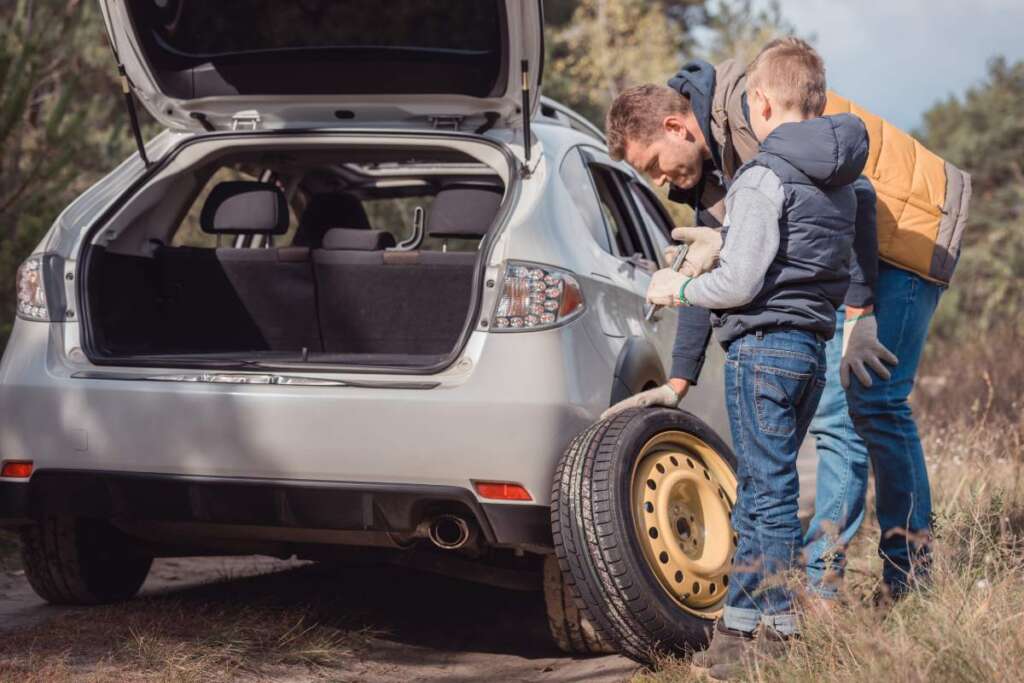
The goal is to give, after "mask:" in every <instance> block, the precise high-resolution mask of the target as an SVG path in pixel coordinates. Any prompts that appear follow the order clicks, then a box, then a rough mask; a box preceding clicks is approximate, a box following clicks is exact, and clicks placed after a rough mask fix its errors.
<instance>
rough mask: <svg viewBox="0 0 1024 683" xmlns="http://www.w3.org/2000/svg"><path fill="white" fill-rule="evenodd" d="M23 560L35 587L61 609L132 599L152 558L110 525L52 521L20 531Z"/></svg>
mask: <svg viewBox="0 0 1024 683" xmlns="http://www.w3.org/2000/svg"><path fill="white" fill-rule="evenodd" d="M21 559H22V564H23V566H24V569H25V577H26V578H27V579H28V582H29V584H31V586H32V589H33V590H34V591H35V592H36V593H37V594H38V595H39V597H41V598H43V599H44V600H46V601H47V602H50V603H54V604H58V605H98V604H103V603H108V602H117V601H119V600H127V599H128V598H130V597H132V596H133V595H135V594H136V593H137V592H138V591H139V588H141V587H142V582H143V581H145V580H146V575H147V574H148V573H149V567H150V565H151V564H152V563H153V558H152V557H151V556H150V555H148V554H147V553H145V552H143V551H141V550H140V549H139V548H137V547H136V546H135V545H134V544H133V543H132V541H131V539H129V538H128V537H127V536H126V535H125V534H124V533H122V532H121V531H119V530H117V529H115V528H114V527H112V526H110V525H109V524H107V523H106V522H101V521H98V520H91V519H83V518H77V517H47V518H45V519H43V520H42V521H40V522H37V523H35V524H32V525H30V526H27V527H23V528H22V530H21Z"/></svg>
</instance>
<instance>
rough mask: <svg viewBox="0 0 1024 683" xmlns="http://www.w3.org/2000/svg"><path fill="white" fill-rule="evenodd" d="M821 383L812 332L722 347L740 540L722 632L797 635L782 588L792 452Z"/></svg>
mask: <svg viewBox="0 0 1024 683" xmlns="http://www.w3.org/2000/svg"><path fill="white" fill-rule="evenodd" d="M824 386H825V342H824V341H822V340H821V338H820V337H819V336H818V335H816V334H814V333H813V332H804V331H800V330H786V331H775V332H763V333H762V332H755V333H752V334H748V335H746V336H744V337H740V338H739V339H736V340H735V341H733V342H732V344H730V345H729V350H728V352H727V358H726V364H725V392H726V394H725V395H726V407H727V408H728V410H729V426H730V427H731V430H732V439H733V446H734V447H735V449H736V459H737V464H738V467H737V472H736V475H737V479H738V483H739V491H738V495H737V500H736V507H735V508H734V509H733V512H732V524H733V528H734V529H735V530H736V533H737V535H738V536H739V539H738V543H737V546H736V555H735V558H734V560H733V569H732V573H731V574H730V575H729V591H728V593H727V594H726V598H725V613H724V616H723V619H724V620H725V626H726V627H728V628H732V629H737V630H740V631H746V632H751V631H753V630H754V629H755V628H756V627H757V625H758V624H759V623H764V624H767V625H769V626H772V627H774V628H775V629H776V630H778V631H779V632H781V633H783V634H786V635H788V634H792V633H795V632H796V631H797V630H798V625H797V622H796V618H795V615H794V613H793V596H792V593H791V591H790V590H789V588H788V587H787V586H786V585H785V581H786V578H787V577H786V576H785V574H786V573H787V572H789V571H790V570H792V569H794V568H795V567H797V566H798V559H799V553H800V544H801V536H802V534H801V530H800V520H799V519H798V518H797V511H798V508H799V498H800V482H799V480H798V478H797V470H796V455H797V451H798V450H799V449H800V443H801V442H802V441H803V439H804V435H805V434H806V433H807V429H808V426H809V425H810V422H811V418H812V416H813V415H814V411H815V409H816V408H817V407H818V400H819V399H820V398H821V392H822V390H823V388H824Z"/></svg>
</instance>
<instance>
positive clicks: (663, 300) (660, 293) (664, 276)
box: [647, 268, 693, 306]
mask: <svg viewBox="0 0 1024 683" xmlns="http://www.w3.org/2000/svg"><path fill="white" fill-rule="evenodd" d="M691 279H693V278H692V277H691V276H689V275H685V274H683V273H677V272H676V271H674V270H672V269H671V268H662V269H661V270H659V271H657V272H655V273H654V275H652V276H651V284H649V285H648V286H647V303H649V304H654V305H655V306H679V305H681V303H682V302H680V301H679V288H680V287H682V286H683V283H684V282H686V281H687V280H691Z"/></svg>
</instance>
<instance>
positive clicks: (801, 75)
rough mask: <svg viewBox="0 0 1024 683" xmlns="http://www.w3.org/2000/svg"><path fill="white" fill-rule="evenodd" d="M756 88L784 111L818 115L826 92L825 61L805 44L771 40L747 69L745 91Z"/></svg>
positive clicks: (802, 41)
mask: <svg viewBox="0 0 1024 683" xmlns="http://www.w3.org/2000/svg"><path fill="white" fill-rule="evenodd" d="M756 88H760V89H761V90H762V91H764V92H765V94H767V95H769V96H771V97H773V98H775V99H776V100H777V104H778V106H780V107H782V108H784V109H787V110H790V111H798V112H800V113H801V114H802V115H803V116H804V117H806V118H815V117H817V116H821V115H822V113H823V112H824V111H825V100H826V97H827V96H826V91H827V89H828V88H827V86H826V84H825V62H824V61H823V60H822V59H821V55H819V54H818V53H817V51H816V50H815V49H814V48H813V47H811V46H810V45H809V44H808V43H807V41H804V40H801V39H799V38H793V37H790V38H780V39H778V40H773V41H772V42H770V43H768V44H767V45H765V46H764V48H762V49H761V52H760V53H759V54H758V55H757V57H755V58H754V61H752V62H751V63H750V66H749V67H747V91H748V92H753V91H754V89H756Z"/></svg>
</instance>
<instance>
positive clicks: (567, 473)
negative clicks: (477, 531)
mask: <svg viewBox="0 0 1024 683" xmlns="http://www.w3.org/2000/svg"><path fill="white" fill-rule="evenodd" d="M673 431H674V432H684V433H686V434H691V435H693V436H695V437H697V438H698V439H700V440H702V441H703V442H704V443H705V444H707V446H708V447H710V448H711V449H712V450H713V451H714V452H715V454H716V455H717V456H719V457H720V458H721V460H723V461H724V462H725V464H726V465H727V466H728V467H729V468H730V469H731V470H732V471H735V467H736V458H735V455H733V453H732V451H731V449H730V448H729V447H728V446H727V445H726V444H725V443H724V442H723V441H722V439H721V438H719V436H718V435H717V434H715V432H714V430H712V429H711V428H710V427H708V426H707V425H706V424H705V423H704V422H702V421H701V420H700V419H698V418H697V417H695V416H693V415H691V414H689V413H687V412H685V411H681V410H674V409H667V408H657V409H655V408H645V409H639V410H638V409H633V410H627V411H624V412H622V413H619V414H618V415H615V416H613V417H611V418H609V419H607V420H602V421H600V422H597V423H596V424H594V425H593V426H591V427H590V428H589V429H587V430H586V431H584V432H582V433H581V434H580V435H578V436H577V437H576V438H575V439H574V440H573V441H572V443H571V444H570V445H569V447H568V448H567V449H566V451H565V454H564V455H563V456H562V460H561V461H560V462H559V465H558V468H557V471H556V473H555V481H554V486H553V490H552V496H551V522H552V530H553V537H554V545H555V552H556V556H557V557H558V561H559V565H560V567H561V569H562V571H563V572H564V573H566V574H568V575H570V576H571V577H572V580H571V582H567V585H568V587H569V588H570V590H571V591H572V593H573V596H574V597H575V598H576V601H577V604H578V605H579V607H580V608H582V611H583V614H584V617H585V618H586V619H587V620H588V621H589V622H590V623H591V624H593V627H594V629H595V634H596V636H597V638H598V639H599V640H601V641H603V642H606V643H609V644H611V645H613V646H615V647H616V648H617V649H618V650H619V651H620V652H621V653H623V654H625V655H627V656H629V657H631V658H632V659H635V660H637V661H639V662H642V663H645V664H653V663H654V662H655V661H656V659H657V657H658V655H659V654H660V653H664V652H681V653H692V652H694V651H696V650H698V649H701V648H704V647H706V645H707V642H708V639H709V637H710V633H711V627H712V625H713V620H712V618H702V617H701V616H697V615H696V614H693V613H691V612H688V611H687V610H685V609H683V608H682V607H681V606H680V604H679V603H677V602H676V601H675V600H673V599H672V597H671V596H670V595H669V593H668V592H667V591H666V590H665V589H664V588H663V586H662V585H661V584H660V583H659V580H658V578H657V577H656V576H655V574H654V572H653V571H652V569H651V567H650V565H649V563H648V561H647V559H646V558H645V555H644V551H643V548H642V547H641V545H640V543H639V541H638V539H637V532H636V527H635V525H634V522H633V516H632V514H633V513H632V511H631V507H632V505H631V486H632V481H631V479H632V476H633V468H634V464H635V463H636V461H637V460H638V458H639V456H640V453H641V451H642V449H643V446H644V444H646V443H648V441H649V440H650V439H651V438H653V437H655V436H657V435H658V434H660V433H663V432H673Z"/></svg>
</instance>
